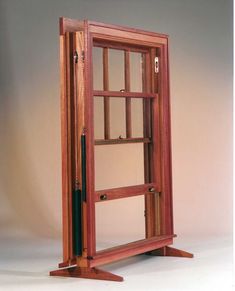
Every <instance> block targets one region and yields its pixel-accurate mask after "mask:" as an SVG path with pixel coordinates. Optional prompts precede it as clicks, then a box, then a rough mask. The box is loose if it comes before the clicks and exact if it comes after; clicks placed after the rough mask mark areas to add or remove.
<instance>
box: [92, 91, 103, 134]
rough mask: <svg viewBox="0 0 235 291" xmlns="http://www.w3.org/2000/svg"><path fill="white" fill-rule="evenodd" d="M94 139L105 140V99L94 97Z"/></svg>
mask: <svg viewBox="0 0 235 291" xmlns="http://www.w3.org/2000/svg"><path fill="white" fill-rule="evenodd" d="M94 137H95V139H103V138H104V97H94Z"/></svg>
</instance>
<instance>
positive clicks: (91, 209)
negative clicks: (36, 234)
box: [84, 20, 96, 257]
mask: <svg viewBox="0 0 235 291" xmlns="http://www.w3.org/2000/svg"><path fill="white" fill-rule="evenodd" d="M92 46H93V42H92V37H91V33H90V31H89V22H88V21H87V20H85V21H84V83H85V93H84V94H85V96H86V98H84V99H85V100H84V107H85V110H84V111H85V113H84V123H85V129H86V131H85V134H86V158H87V160H86V181H87V187H86V192H87V194H86V204H87V208H86V217H87V225H86V229H87V256H89V257H90V256H91V257H92V256H93V255H94V254H95V251H96V247H95V244H96V241H95V200H94V187H95V186H94V107H93V80H92V74H91V72H92Z"/></svg>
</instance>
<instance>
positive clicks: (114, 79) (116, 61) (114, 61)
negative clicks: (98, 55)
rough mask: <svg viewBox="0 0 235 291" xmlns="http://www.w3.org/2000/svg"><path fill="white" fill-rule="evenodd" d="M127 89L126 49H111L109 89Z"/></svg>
mask: <svg viewBox="0 0 235 291" xmlns="http://www.w3.org/2000/svg"><path fill="white" fill-rule="evenodd" d="M122 89H125V83H124V51H122V50H114V49H109V90H110V91H120V90H122Z"/></svg>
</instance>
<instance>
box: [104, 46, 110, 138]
mask: <svg viewBox="0 0 235 291" xmlns="http://www.w3.org/2000/svg"><path fill="white" fill-rule="evenodd" d="M108 52H109V51H108V48H107V47H105V48H103V88H104V91H108V90H109V60H108V58H109V55H108ZM104 138H105V139H109V138H110V99H109V97H104Z"/></svg>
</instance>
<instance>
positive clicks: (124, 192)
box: [95, 183, 158, 202]
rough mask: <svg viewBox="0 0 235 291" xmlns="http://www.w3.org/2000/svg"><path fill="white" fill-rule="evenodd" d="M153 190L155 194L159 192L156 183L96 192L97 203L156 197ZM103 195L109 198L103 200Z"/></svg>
mask: <svg viewBox="0 0 235 291" xmlns="http://www.w3.org/2000/svg"><path fill="white" fill-rule="evenodd" d="M152 188H154V189H155V191H154V193H156V192H157V191H158V189H157V188H156V184H154V183H149V184H142V185H136V186H127V187H119V188H112V189H104V190H99V191H96V192H95V201H96V202H103V201H107V200H113V199H120V198H127V197H132V196H138V195H145V194H152V195H154V193H153V190H150V189H152ZM103 195H106V197H107V198H106V199H105V200H102V196H103Z"/></svg>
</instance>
